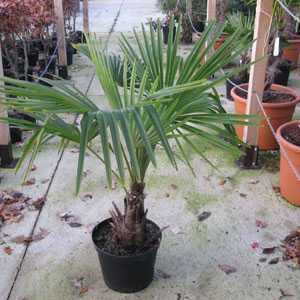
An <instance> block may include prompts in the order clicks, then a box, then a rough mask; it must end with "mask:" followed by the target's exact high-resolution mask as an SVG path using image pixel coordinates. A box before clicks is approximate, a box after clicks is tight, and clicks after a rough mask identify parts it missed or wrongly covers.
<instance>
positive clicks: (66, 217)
mask: <svg viewBox="0 0 300 300" xmlns="http://www.w3.org/2000/svg"><path fill="white" fill-rule="evenodd" d="M59 218H60V219H61V221H63V222H65V223H67V224H68V225H69V226H70V227H72V228H77V227H81V226H82V223H81V221H80V218H79V217H78V216H75V215H73V214H71V213H69V212H66V213H62V214H59Z"/></svg>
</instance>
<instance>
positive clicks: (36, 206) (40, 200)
mask: <svg viewBox="0 0 300 300" xmlns="http://www.w3.org/2000/svg"><path fill="white" fill-rule="evenodd" d="M45 202H46V198H45V197H40V198H38V199H37V200H35V201H34V202H32V204H31V205H32V206H33V207H34V209H36V210H40V209H41V208H42V207H43V206H44V204H45Z"/></svg>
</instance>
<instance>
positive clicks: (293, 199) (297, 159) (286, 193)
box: [277, 121, 300, 206]
mask: <svg viewBox="0 0 300 300" xmlns="http://www.w3.org/2000/svg"><path fill="white" fill-rule="evenodd" d="M294 124H298V125H299V126H300V121H292V122H289V123H286V124H283V125H282V126H280V127H279V128H278V130H277V136H278V139H279V142H280V154H281V155H280V193H281V195H282V196H283V197H284V198H285V199H286V200H287V201H288V202H290V203H291V204H293V205H296V206H300V180H298V179H297V176H296V174H295V172H294V171H293V168H292V166H291V165H290V163H289V162H288V160H287V157H288V158H289V160H290V161H291V163H292V165H293V166H294V167H295V170H296V172H298V174H300V147H299V146H296V145H293V144H292V143H290V142H288V141H287V140H286V139H285V138H284V137H283V136H282V130H283V129H284V128H288V127H289V126H292V125H294Z"/></svg>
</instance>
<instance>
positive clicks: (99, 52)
mask: <svg viewBox="0 0 300 300" xmlns="http://www.w3.org/2000/svg"><path fill="white" fill-rule="evenodd" d="M173 27H174V26H172V25H171V26H170V28H171V29H172V28H173ZM222 31H223V27H220V26H217V25H215V24H209V25H208V27H207V29H206V30H205V32H204V33H203V35H202V38H201V39H200V41H199V42H198V43H197V44H196V45H195V46H194V47H193V49H192V50H191V52H190V54H189V55H188V56H187V57H186V58H182V57H180V56H179V53H178V43H179V34H180V28H178V30H177V33H176V37H175V40H173V39H172V38H169V42H168V46H167V49H166V51H165V49H164V46H163V43H162V36H161V30H160V26H159V27H158V30H157V31H156V32H155V31H154V30H153V28H152V27H151V26H150V29H149V31H146V29H145V28H144V26H142V32H141V35H142V36H141V37H140V36H139V34H138V32H136V31H134V34H135V41H136V47H133V46H132V42H129V41H128V39H127V38H126V37H125V36H124V35H123V36H122V38H121V48H122V51H123V54H124V58H123V59H122V65H120V64H119V62H118V63H117V64H115V62H112V61H111V60H110V59H109V57H110V56H109V55H108V54H107V53H106V52H105V51H103V48H102V47H101V43H100V42H99V41H98V40H97V38H96V37H95V36H93V35H90V36H87V44H86V46H82V47H81V46H80V47H78V48H79V49H81V50H82V51H83V53H84V54H86V55H87V56H88V57H89V58H90V59H91V61H92V62H93V64H94V66H95V70H96V74H97V77H98V79H99V81H100V83H101V86H102V88H103V90H104V93H105V96H106V99H107V101H108V103H109V105H110V107H111V110H103V109H100V108H99V107H97V106H96V105H95V104H94V103H93V102H92V101H91V100H90V99H89V98H88V97H87V96H85V95H84V94H83V93H81V92H80V91H79V90H78V89H77V88H76V87H74V86H72V85H71V84H69V83H66V82H64V81H51V80H49V83H51V86H52V87H47V86H43V85H39V84H37V83H31V82H25V81H19V80H14V79H9V78H4V79H1V80H2V82H3V83H7V84H9V85H2V86H0V93H3V94H5V95H11V96H13V97H14V98H12V97H11V96H9V97H8V96H7V97H6V98H5V99H4V100H3V103H4V104H5V105H7V106H8V107H11V108H14V109H18V110H19V111H24V112H26V113H30V114H32V115H33V116H34V117H35V118H36V119H37V120H38V122H37V124H32V123H29V122H25V121H20V120H14V119H2V120H4V121H7V122H10V123H11V124H14V125H18V126H22V127H24V128H26V129H30V130H33V132H34V133H33V135H32V137H31V139H29V141H28V142H27V145H26V147H25V148H24V153H23V158H22V159H21V162H24V158H25V157H26V156H27V155H29V154H30V152H31V151H33V156H34V157H35V155H36V153H37V149H38V148H39V147H40V146H41V145H42V142H43V140H45V139H47V138H48V137H50V136H53V135H54V136H58V137H60V138H61V139H63V140H69V141H73V142H76V143H78V144H79V145H80V155H79V159H78V172H77V191H78V190H79V187H80V183H81V178H82V171H83V167H84V157H85V152H86V151H87V150H90V151H92V152H93V153H94V154H95V155H96V156H97V157H98V158H99V159H100V160H101V161H102V162H103V163H104V165H105V169H106V175H107V180H108V183H109V184H110V185H111V183H112V178H113V175H115V176H116V177H117V178H118V180H119V181H120V182H122V183H123V184H125V178H126V176H127V175H129V177H130V181H131V183H140V182H144V179H145V174H146V170H147V168H148V166H149V164H150V163H152V164H153V165H154V166H156V165H157V163H158V162H157V161H156V156H155V149H156V147H157V145H161V146H162V148H163V149H164V151H165V153H166V155H167V157H168V159H169V161H170V162H171V164H172V165H173V166H174V167H175V168H177V163H176V157H177V156H178V153H177V151H179V153H180V155H181V158H182V159H183V160H184V161H186V162H187V163H188V165H189V166H191V164H190V163H189V162H188V157H187V155H186V153H184V150H183V149H184V147H182V143H183V142H184V143H189V144H191V145H194V141H193V139H194V138H197V139H202V140H203V141H204V142H205V143H209V144H211V145H213V146H215V147H218V148H221V149H223V150H226V151H227V150H228V151H238V149H237V147H236V144H237V143H238V142H239V141H238V139H237V138H236V136H235V134H234V132H233V129H232V124H245V122H246V121H245V120H246V117H245V116H238V115H233V114H227V113H226V112H225V110H224V109H223V108H222V106H221V104H220V100H219V96H218V94H217V93H216V92H215V91H214V86H215V85H216V84H217V83H218V82H220V81H222V80H223V79H224V77H226V76H228V74H227V75H225V76H222V77H220V78H218V79H217V80H214V81H210V80H209V78H210V77H211V75H213V74H214V73H215V72H217V71H218V70H219V69H220V68H222V66H223V65H226V64H227V63H228V62H230V61H231V60H232V59H234V58H235V57H236V56H237V55H239V54H240V53H241V52H242V51H244V50H245V47H246V46H245V43H241V40H243V36H241V33H240V32H239V31H236V32H235V33H233V34H232V35H231V36H230V37H229V38H228V40H227V41H226V42H225V44H224V45H223V46H222V47H220V48H219V50H217V51H216V52H215V53H213V54H212V55H211V56H210V57H209V58H207V60H206V62H203V61H204V58H205V56H207V55H208V53H210V49H211V48H212V47H213V46H212V45H213V44H214V41H215V40H216V39H217V38H218V37H219V36H220V34H221V33H222ZM212 35H213V38H212V39H211V40H210V41H211V44H209V45H208V47H205V45H206V44H207V41H208V39H209V37H211V36H212ZM172 36H173V33H171V34H170V35H169V37H172ZM248 46H249V45H248ZM128 66H130V68H131V69H130V76H129V75H128V73H129V72H128ZM116 69H117V70H118V72H120V70H122V72H123V74H122V81H123V84H122V83H121V82H120V81H121V80H116V77H115V73H114V71H115V70H116ZM137 82H139V84H137ZM120 86H121V87H120ZM63 113H74V114H78V115H80V117H81V121H80V126H77V125H75V124H73V123H68V122H67V121H65V120H64V118H63V115H62V114H63ZM247 119H249V117H247ZM220 136H222V137H223V139H221V138H220ZM94 139H98V141H99V143H100V145H101V148H102V154H101V155H100V154H98V153H96V152H95V151H94V150H93V149H92V148H91V145H90V142H91V141H92V140H94ZM171 140H174V143H176V144H177V145H178V150H176V152H175V150H174V149H172V147H171V145H170V141H171ZM227 141H231V143H228V142H227ZM198 152H199V154H200V155H201V156H202V157H203V158H205V156H204V154H203V153H201V152H200V151H198ZM205 159H206V158H205Z"/></svg>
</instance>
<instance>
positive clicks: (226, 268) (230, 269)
mask: <svg viewBox="0 0 300 300" xmlns="http://www.w3.org/2000/svg"><path fill="white" fill-rule="evenodd" d="M218 267H219V268H220V269H221V270H222V271H223V272H224V273H225V274H227V275H229V274H232V273H235V272H236V271H237V269H236V268H235V267H232V266H229V265H226V264H224V265H218Z"/></svg>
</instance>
